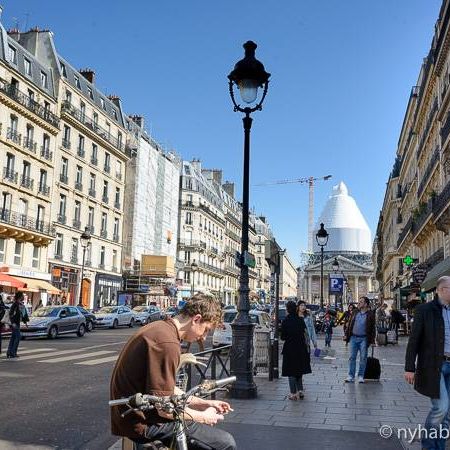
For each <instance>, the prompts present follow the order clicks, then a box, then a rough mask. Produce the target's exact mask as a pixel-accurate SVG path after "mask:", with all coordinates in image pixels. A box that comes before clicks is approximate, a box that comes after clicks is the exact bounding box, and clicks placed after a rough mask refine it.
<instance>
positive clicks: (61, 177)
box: [59, 173, 69, 184]
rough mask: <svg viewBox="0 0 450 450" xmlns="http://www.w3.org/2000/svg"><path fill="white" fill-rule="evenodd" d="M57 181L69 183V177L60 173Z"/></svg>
mask: <svg viewBox="0 0 450 450" xmlns="http://www.w3.org/2000/svg"><path fill="white" fill-rule="evenodd" d="M59 181H61V183H64V184H67V183H68V182H69V177H68V176H67V175H66V174H65V173H60V174H59Z"/></svg>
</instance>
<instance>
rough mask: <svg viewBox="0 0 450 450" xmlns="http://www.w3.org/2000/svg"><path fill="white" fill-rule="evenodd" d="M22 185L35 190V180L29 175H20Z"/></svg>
mask: <svg viewBox="0 0 450 450" xmlns="http://www.w3.org/2000/svg"><path fill="white" fill-rule="evenodd" d="M20 185H21V186H22V187H24V188H26V189H30V190H33V186H34V180H32V179H31V178H30V177H29V176H27V175H21V177H20Z"/></svg>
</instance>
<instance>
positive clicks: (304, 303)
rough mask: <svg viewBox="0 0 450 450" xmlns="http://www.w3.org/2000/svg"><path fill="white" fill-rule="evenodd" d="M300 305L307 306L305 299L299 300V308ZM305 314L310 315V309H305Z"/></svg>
mask: <svg viewBox="0 0 450 450" xmlns="http://www.w3.org/2000/svg"><path fill="white" fill-rule="evenodd" d="M300 305H305V306H306V302H305V300H299V301H298V302H297V308H299V307H300ZM305 316H309V310H308V309H305Z"/></svg>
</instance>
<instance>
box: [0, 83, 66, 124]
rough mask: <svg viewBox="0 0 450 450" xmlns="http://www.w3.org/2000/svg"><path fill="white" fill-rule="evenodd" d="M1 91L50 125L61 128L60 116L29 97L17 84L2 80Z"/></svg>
mask: <svg viewBox="0 0 450 450" xmlns="http://www.w3.org/2000/svg"><path fill="white" fill-rule="evenodd" d="M0 91H2V92H3V93H4V94H6V95H7V96H8V97H9V98H11V99H12V100H14V101H15V102H17V103H19V104H20V105H22V106H24V107H25V108H27V109H28V110H29V111H31V112H33V113H34V114H36V115H37V116H39V117H40V118H41V119H44V120H45V121H46V122H47V123H49V124H50V125H52V126H54V127H55V128H59V118H58V117H57V116H56V115H55V114H53V113H52V112H51V111H50V110H49V109H48V108H46V107H44V106H42V105H40V104H39V103H38V102H37V101H35V100H33V99H32V98H31V97H28V96H27V95H25V94H24V93H23V92H21V91H19V89H18V88H17V87H16V86H14V85H12V84H8V83H4V82H0Z"/></svg>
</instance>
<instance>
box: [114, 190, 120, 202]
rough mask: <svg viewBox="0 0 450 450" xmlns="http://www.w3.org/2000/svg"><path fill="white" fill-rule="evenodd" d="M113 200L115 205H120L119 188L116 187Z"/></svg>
mask: <svg viewBox="0 0 450 450" xmlns="http://www.w3.org/2000/svg"><path fill="white" fill-rule="evenodd" d="M114 201H115V203H116V205H117V206H120V188H116V198H115V200H114Z"/></svg>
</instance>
